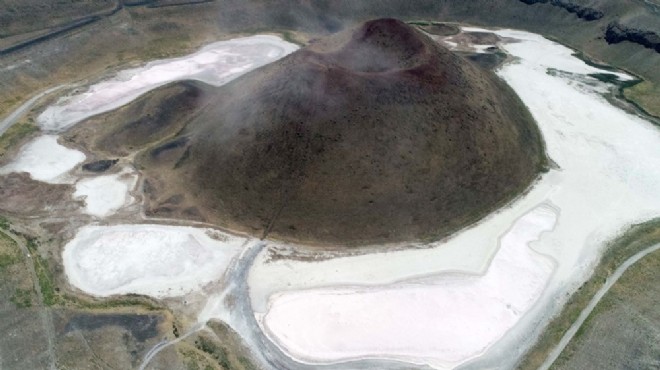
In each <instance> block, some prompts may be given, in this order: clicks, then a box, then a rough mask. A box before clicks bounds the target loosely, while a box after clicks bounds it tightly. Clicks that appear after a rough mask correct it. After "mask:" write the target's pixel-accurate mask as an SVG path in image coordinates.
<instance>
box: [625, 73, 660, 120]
mask: <svg viewBox="0 0 660 370" xmlns="http://www.w3.org/2000/svg"><path fill="white" fill-rule="evenodd" d="M623 95H624V96H625V97H626V99H628V100H630V101H632V102H633V103H635V104H637V106H638V107H640V108H642V109H643V110H644V111H646V112H647V113H648V114H650V115H652V116H655V117H660V84H654V83H652V82H650V81H644V82H642V83H639V84H637V85H635V86H633V87H629V88H627V89H624V90H623Z"/></svg>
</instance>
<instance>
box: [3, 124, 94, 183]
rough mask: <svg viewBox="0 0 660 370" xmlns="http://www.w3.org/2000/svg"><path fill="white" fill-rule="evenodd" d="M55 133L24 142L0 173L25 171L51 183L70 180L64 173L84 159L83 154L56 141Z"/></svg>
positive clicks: (31, 175)
mask: <svg viewBox="0 0 660 370" xmlns="http://www.w3.org/2000/svg"><path fill="white" fill-rule="evenodd" d="M57 138H58V137H57V136H56V135H43V136H39V137H37V138H36V139H34V140H32V141H30V142H29V143H27V144H25V145H24V146H23V147H22V148H21V150H20V152H19V153H18V154H17V155H16V157H15V158H14V159H13V160H12V161H11V162H10V163H8V164H7V165H6V166H4V167H2V168H0V175H4V174H7V173H11V172H27V173H29V174H30V177H32V178H33V179H34V180H39V181H43V182H48V183H51V184H62V183H70V182H72V181H73V180H72V178H70V177H66V176H65V174H66V173H67V172H69V171H71V170H72V169H73V168H74V167H75V166H76V165H78V164H79V163H81V162H82V161H84V160H85V155H84V154H83V153H81V152H79V151H77V150H75V149H70V148H67V147H65V146H63V145H60V144H59V143H58V142H57Z"/></svg>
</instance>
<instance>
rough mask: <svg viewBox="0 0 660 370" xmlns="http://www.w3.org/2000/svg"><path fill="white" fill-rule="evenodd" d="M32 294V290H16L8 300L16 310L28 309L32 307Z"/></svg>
mask: <svg viewBox="0 0 660 370" xmlns="http://www.w3.org/2000/svg"><path fill="white" fill-rule="evenodd" d="M33 293H34V291H33V290H32V289H21V288H17V289H16V291H15V292H14V294H13V295H12V296H11V298H10V299H9V300H10V301H11V302H12V303H13V304H15V305H16V307H18V308H30V307H32V294H33Z"/></svg>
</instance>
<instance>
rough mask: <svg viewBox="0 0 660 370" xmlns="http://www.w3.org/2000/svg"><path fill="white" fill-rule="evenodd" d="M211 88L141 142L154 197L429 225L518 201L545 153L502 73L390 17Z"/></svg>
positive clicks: (293, 229) (431, 234)
mask: <svg viewBox="0 0 660 370" xmlns="http://www.w3.org/2000/svg"><path fill="white" fill-rule="evenodd" d="M206 90H208V88H206ZM206 99H208V101H209V103H208V104H207V105H206V106H205V108H203V109H201V110H199V111H196V112H194V114H193V115H192V117H193V118H191V120H190V122H189V123H188V124H187V125H186V126H185V128H184V129H183V130H181V131H180V132H179V133H178V134H177V135H176V136H175V137H174V138H172V139H171V140H170V141H168V142H166V143H164V144H161V145H160V146H158V147H156V148H152V149H151V150H149V151H147V152H146V153H145V154H144V155H143V156H142V159H141V162H142V163H141V164H142V166H143V167H144V168H146V170H145V173H146V174H147V178H148V184H149V185H150V196H151V198H150V199H151V201H150V203H149V204H150V207H151V210H152V211H154V212H155V211H157V209H158V206H159V205H160V206H162V205H163V204H167V203H168V201H167V199H171V197H172V196H177V197H179V198H177V200H178V202H177V203H176V204H186V206H188V210H190V209H191V208H192V209H193V210H194V212H192V213H194V214H195V215H197V217H200V218H203V219H205V220H208V221H211V222H214V223H217V224H220V225H223V226H226V227H228V228H230V229H235V230H241V231H245V232H248V233H251V234H254V235H258V236H261V235H269V236H272V237H275V238H278V239H284V240H293V241H302V242H311V243H319V244H334V243H339V244H341V245H361V244H369V243H381V242H401V241H413V240H431V239H434V238H439V237H442V236H445V235H448V234H449V233H451V232H453V231H456V230H457V229H459V228H461V227H464V226H466V225H467V224H469V223H472V222H474V221H476V220H478V219H479V218H481V217H483V216H484V215H486V214H488V213H489V212H491V211H493V210H494V209H495V208H497V207H498V206H501V205H502V204H504V203H505V202H507V201H509V200H510V199H512V198H513V197H514V196H516V195H517V194H519V193H520V192H521V191H523V190H524V189H525V188H526V187H527V186H528V185H529V184H530V183H531V182H532V181H533V180H534V178H535V177H536V176H537V174H538V173H539V171H541V170H542V169H543V167H544V165H545V154H544V147H543V142H542V138H541V136H540V133H539V131H538V129H537V127H536V125H535V123H534V121H533V119H532V117H531V116H530V114H529V113H528V111H527V109H526V108H525V107H524V105H523V104H522V103H521V102H520V100H519V99H518V97H517V96H516V95H515V93H514V92H513V91H512V90H511V89H510V88H509V87H508V86H507V85H506V84H505V83H503V82H502V81H501V80H500V79H498V78H497V77H496V76H495V75H494V74H493V73H491V72H489V71H486V70H482V69H480V68H478V67H477V66H475V65H473V64H471V63H470V62H468V61H467V60H465V59H463V58H462V57H460V56H457V55H455V54H453V53H452V52H450V51H449V50H447V49H445V48H443V47H442V46H440V45H438V44H437V43H435V42H434V41H433V40H431V39H430V38H429V37H427V36H426V35H425V34H424V33H422V32H421V31H419V30H417V29H415V28H413V27H411V26H409V25H407V24H406V23H403V22H401V21H399V20H395V19H379V20H373V21H369V22H366V23H363V24H361V25H359V26H357V27H355V28H352V29H348V30H345V31H342V32H340V33H337V34H334V35H331V36H329V37H327V38H325V39H321V40H318V41H314V42H312V43H311V44H310V45H308V46H306V47H304V48H302V49H300V50H298V51H296V52H295V53H293V54H290V55H289V56H287V57H285V58H283V59H281V60H279V61H277V62H275V63H272V64H270V65H267V66H264V67H262V68H259V69H257V70H255V71H252V72H250V73H248V74H246V75H244V76H242V77H240V78H238V79H236V80H234V81H233V82H231V83H229V84H227V85H224V86H222V87H220V88H217V89H211V90H210V91H207V92H206ZM177 192H178V193H180V194H184V197H185V199H186V201H184V202H181V201H180V199H181V198H180V194H175V193H177ZM176 204H175V203H173V202H170V203H169V204H167V207H169V208H168V210H171V209H172V208H173V207H174V208H175V207H176ZM191 205H193V206H194V207H190V206H191ZM155 213H157V212H155Z"/></svg>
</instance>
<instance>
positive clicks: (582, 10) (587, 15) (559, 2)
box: [520, 0, 604, 21]
mask: <svg viewBox="0 0 660 370" xmlns="http://www.w3.org/2000/svg"><path fill="white" fill-rule="evenodd" d="M520 1H522V2H523V3H525V4H528V5H532V4H550V5H552V6H557V7H560V8H563V9H565V10H567V11H568V12H569V13H574V14H575V15H577V16H578V18H582V19H584V20H585V21H595V20H598V19H601V18H603V16H604V14H603V12H602V11H600V10H598V9H594V8H589V7H585V6H582V5H578V4H575V3H572V2H570V1H567V0H520Z"/></svg>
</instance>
